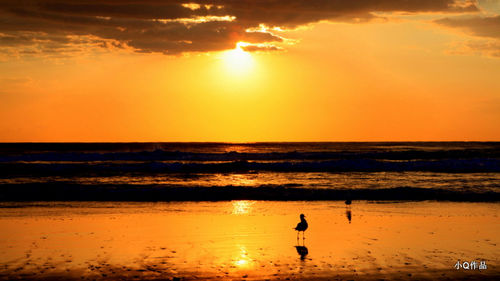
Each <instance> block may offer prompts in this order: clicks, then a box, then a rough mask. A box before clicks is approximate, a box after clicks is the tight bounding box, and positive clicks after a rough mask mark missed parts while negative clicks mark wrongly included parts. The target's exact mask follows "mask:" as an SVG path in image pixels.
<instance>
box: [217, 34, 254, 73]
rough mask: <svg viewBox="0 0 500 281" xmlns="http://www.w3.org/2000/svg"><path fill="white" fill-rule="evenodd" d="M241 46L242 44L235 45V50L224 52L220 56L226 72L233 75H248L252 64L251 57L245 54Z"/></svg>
mask: <svg viewBox="0 0 500 281" xmlns="http://www.w3.org/2000/svg"><path fill="white" fill-rule="evenodd" d="M241 46H243V43H241V42H240V43H238V44H237V45H236V48H234V49H233V50H230V51H226V52H224V53H223V55H222V59H223V60H224V63H225V65H226V68H227V70H228V71H229V72H231V73H233V74H245V73H248V72H249V71H250V70H251V69H252V67H253V64H254V60H253V58H252V55H251V54H250V53H248V52H245V51H244V50H243V49H242V48H241Z"/></svg>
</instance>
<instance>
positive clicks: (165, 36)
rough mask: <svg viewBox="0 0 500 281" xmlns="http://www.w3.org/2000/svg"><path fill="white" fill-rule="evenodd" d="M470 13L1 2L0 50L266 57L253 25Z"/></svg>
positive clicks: (365, 1) (361, 1) (263, 35)
mask: <svg viewBox="0 0 500 281" xmlns="http://www.w3.org/2000/svg"><path fill="white" fill-rule="evenodd" d="M188 3H189V5H187V4H188ZM477 10H478V8H477V5H476V1H472V0H356V1H350V0H193V1H180V0H143V1H141V0H123V1H119V0H72V1H63V0H23V1H20V0H2V2H0V47H2V46H11V47H12V46H14V45H16V44H18V45H20V46H27V45H29V46H32V47H33V49H32V50H31V51H35V52H36V51H37V50H35V48H38V51H44V49H45V50H48V49H50V50H56V51H57V50H58V46H59V50H61V51H62V50H63V49H68V50H71V49H72V47H70V46H75V45H78V44H83V43H85V44H86V42H83V43H79V42H77V40H76V39H75V38H74V37H72V36H82V37H85V38H93V39H92V40H95V41H96V42H92V43H96V44H98V45H99V46H105V47H106V46H107V47H109V46H118V47H123V46H127V47H131V48H133V49H134V50H136V51H138V52H146V53H147V52H161V53H165V54H179V53H183V52H207V51H218V50H225V49H232V48H234V47H235V45H236V43H237V42H239V41H245V42H249V43H252V45H249V46H248V49H249V50H250V49H252V48H253V49H255V48H257V46H260V47H259V48H267V50H273V49H274V48H276V47H262V46H263V44H270V43H273V42H281V41H282V40H283V39H282V38H281V37H279V36H276V35H274V34H272V33H270V32H268V31H265V30H264V31H260V30H256V28H257V27H259V25H265V26H268V27H281V28H294V27H297V26H301V25H305V24H310V23H314V22H318V21H323V20H328V21H342V22H361V21H368V20H371V19H373V18H376V17H377V16H376V15H375V13H376V12H406V13H420V12H440V13H454V12H470V11H477ZM249 29H251V30H253V31H252V32H250V31H248V30H249ZM42 37H43V38H42ZM70 38H71V39H70ZM99 41H100V42H99ZM250 46H253V47H250ZM269 46H271V45H269ZM48 47H50V48H48ZM255 50H257V49H255Z"/></svg>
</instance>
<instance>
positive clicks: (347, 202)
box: [344, 196, 352, 223]
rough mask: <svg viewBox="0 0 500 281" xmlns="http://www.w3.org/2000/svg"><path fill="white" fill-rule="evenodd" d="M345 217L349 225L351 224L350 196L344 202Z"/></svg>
mask: <svg viewBox="0 0 500 281" xmlns="http://www.w3.org/2000/svg"><path fill="white" fill-rule="evenodd" d="M344 203H345V215H346V217H347V220H348V221H349V223H351V219H352V213H351V203H352V201H351V196H347V200H345V202H344Z"/></svg>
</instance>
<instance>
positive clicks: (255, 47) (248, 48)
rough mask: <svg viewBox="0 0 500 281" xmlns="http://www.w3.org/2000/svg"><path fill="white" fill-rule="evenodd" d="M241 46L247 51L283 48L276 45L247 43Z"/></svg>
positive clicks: (278, 49) (279, 49) (268, 50)
mask: <svg viewBox="0 0 500 281" xmlns="http://www.w3.org/2000/svg"><path fill="white" fill-rule="evenodd" d="M240 48H241V49H242V50H243V51H246V52H271V51H281V50H283V49H282V48H280V47H278V46H274V45H245V46H241V47H240Z"/></svg>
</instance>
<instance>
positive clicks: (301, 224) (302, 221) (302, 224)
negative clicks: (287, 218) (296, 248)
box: [295, 214, 308, 239]
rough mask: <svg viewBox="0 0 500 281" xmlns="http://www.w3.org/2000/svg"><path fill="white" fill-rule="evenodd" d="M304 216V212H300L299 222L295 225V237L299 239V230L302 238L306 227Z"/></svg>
mask: <svg viewBox="0 0 500 281" xmlns="http://www.w3.org/2000/svg"><path fill="white" fill-rule="evenodd" d="M305 217H306V216H304V214H300V222H299V223H298V224H297V226H296V227H295V230H297V239H299V234H300V232H301V231H302V239H305V238H304V231H306V229H307V227H308V225H307V221H306V219H305Z"/></svg>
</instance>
